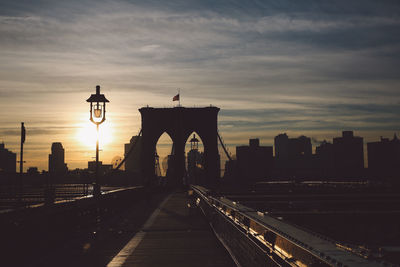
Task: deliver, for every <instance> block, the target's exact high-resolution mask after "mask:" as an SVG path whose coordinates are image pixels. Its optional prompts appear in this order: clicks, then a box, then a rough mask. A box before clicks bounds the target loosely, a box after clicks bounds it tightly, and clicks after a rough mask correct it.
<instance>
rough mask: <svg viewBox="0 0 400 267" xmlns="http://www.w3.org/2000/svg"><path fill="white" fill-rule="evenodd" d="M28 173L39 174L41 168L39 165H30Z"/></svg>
mask: <svg viewBox="0 0 400 267" xmlns="http://www.w3.org/2000/svg"><path fill="white" fill-rule="evenodd" d="M26 173H27V174H29V175H37V174H39V170H38V168H37V167H29V168H28V169H27V171H26Z"/></svg>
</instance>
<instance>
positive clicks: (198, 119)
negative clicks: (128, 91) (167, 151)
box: [139, 107, 219, 187]
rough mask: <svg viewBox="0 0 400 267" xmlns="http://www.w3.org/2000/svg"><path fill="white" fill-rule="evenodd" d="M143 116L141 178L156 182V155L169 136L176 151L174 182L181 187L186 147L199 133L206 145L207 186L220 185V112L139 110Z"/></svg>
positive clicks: (186, 109)
mask: <svg viewBox="0 0 400 267" xmlns="http://www.w3.org/2000/svg"><path fill="white" fill-rule="evenodd" d="M139 111H140V113H141V116H142V152H141V159H142V174H143V176H144V178H145V180H146V181H147V182H148V183H150V182H151V181H152V179H153V178H154V151H155V148H156V145H157V141H158V139H159V138H160V136H161V135H162V134H163V133H164V132H166V133H167V134H168V135H169V136H170V137H171V139H172V142H173V147H174V155H173V156H174V166H173V168H174V169H175V171H174V178H173V181H171V183H173V184H176V185H179V184H181V183H182V181H183V177H184V175H185V155H184V153H185V144H186V141H187V139H188V138H189V136H190V135H191V134H192V133H193V132H196V133H197V134H198V135H199V137H200V138H201V140H202V141H203V145H204V169H205V173H206V180H205V185H207V186H209V187H214V186H216V185H217V183H218V181H219V155H218V143H217V138H218V137H217V134H218V130H217V116H218V112H219V108H217V107H206V108H185V107H174V108H150V107H145V108H141V109H139Z"/></svg>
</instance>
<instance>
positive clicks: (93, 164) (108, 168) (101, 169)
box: [88, 160, 113, 176]
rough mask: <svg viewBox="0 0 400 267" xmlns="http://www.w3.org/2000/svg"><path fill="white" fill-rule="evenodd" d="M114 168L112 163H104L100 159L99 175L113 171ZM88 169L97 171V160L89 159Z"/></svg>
mask: <svg viewBox="0 0 400 267" xmlns="http://www.w3.org/2000/svg"><path fill="white" fill-rule="evenodd" d="M112 169H113V165H112V164H103V162H102V161H99V175H100V176H102V175H104V174H106V173H109V172H111V171H112ZM88 171H90V172H96V161H95V160H94V161H88Z"/></svg>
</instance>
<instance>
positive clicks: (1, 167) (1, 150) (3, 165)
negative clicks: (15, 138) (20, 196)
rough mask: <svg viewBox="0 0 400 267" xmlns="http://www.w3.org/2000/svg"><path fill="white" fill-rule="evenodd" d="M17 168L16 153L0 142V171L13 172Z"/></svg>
mask: <svg viewBox="0 0 400 267" xmlns="http://www.w3.org/2000/svg"><path fill="white" fill-rule="evenodd" d="M16 168H17V154H15V153H13V152H11V151H9V150H8V149H6V148H5V146H4V143H1V144H0V172H6V173H15V172H16Z"/></svg>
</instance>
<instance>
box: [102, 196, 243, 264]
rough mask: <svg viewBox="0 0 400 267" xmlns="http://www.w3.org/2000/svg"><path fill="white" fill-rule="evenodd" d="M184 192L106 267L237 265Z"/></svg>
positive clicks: (166, 202)
mask: <svg viewBox="0 0 400 267" xmlns="http://www.w3.org/2000/svg"><path fill="white" fill-rule="evenodd" d="M187 203H188V198H187V196H186V194H185V193H173V194H171V195H170V196H168V197H167V198H166V199H165V200H164V202H162V203H161V205H160V206H159V207H158V208H157V209H156V211H155V212H154V213H153V214H152V215H151V216H150V218H149V219H148V220H147V222H146V223H145V225H144V226H143V228H142V230H141V231H139V232H138V233H137V234H136V235H135V236H134V237H133V238H132V239H131V240H130V241H129V242H128V244H127V245H126V246H125V247H124V248H123V249H122V250H121V251H120V252H119V254H118V255H116V256H115V257H114V258H113V260H112V261H111V262H110V263H109V264H108V267H119V266H157V267H159V266H236V265H235V264H234V262H233V261H232V259H231V258H230V256H229V254H228V252H227V251H226V250H225V248H224V247H223V246H222V245H221V244H220V243H219V241H218V240H217V238H216V237H215V236H214V234H213V233H212V231H211V229H210V226H209V224H208V222H207V221H206V220H205V218H204V217H203V216H202V215H201V214H200V212H199V210H198V209H189V208H188V207H187Z"/></svg>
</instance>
